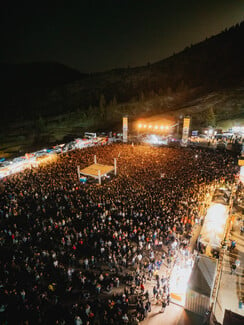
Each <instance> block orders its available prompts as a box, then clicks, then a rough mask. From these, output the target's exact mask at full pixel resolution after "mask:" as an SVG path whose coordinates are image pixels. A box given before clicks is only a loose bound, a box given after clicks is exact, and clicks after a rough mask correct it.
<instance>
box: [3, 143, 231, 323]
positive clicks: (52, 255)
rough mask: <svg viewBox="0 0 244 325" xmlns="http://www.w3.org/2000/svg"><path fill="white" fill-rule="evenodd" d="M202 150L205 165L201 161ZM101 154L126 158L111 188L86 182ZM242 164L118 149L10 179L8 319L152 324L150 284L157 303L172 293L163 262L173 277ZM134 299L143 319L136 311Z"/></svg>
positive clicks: (222, 157)
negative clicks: (204, 215)
mask: <svg viewBox="0 0 244 325" xmlns="http://www.w3.org/2000/svg"><path fill="white" fill-rule="evenodd" d="M196 151H197V154H198V157H199V159H194V157H195V155H196ZM94 154H96V155H97V159H98V161H99V162H100V163H105V164H111V163H112V162H113V158H114V157H118V161H117V165H118V175H117V177H111V178H110V179H109V181H108V180H107V181H105V182H104V183H103V184H102V186H98V185H97V184H96V183H89V182H88V183H86V184H82V183H80V181H79V180H78V178H77V166H78V165H79V166H80V168H81V169H82V168H83V167H86V166H87V165H89V164H90V163H91V162H92V161H93V156H94ZM233 162H234V158H233V157H232V156H230V155H228V153H227V152H223V153H219V152H208V151H204V150H201V149H182V148H153V147H147V146H143V145H134V146H133V147H132V146H130V145H125V144H111V145H108V146H104V147H91V148H86V149H83V150H75V151H71V152H67V153H64V154H62V155H60V156H59V158H58V160H57V161H56V162H55V163H52V164H47V165H43V166H40V167H38V168H33V169H29V170H25V171H24V172H21V173H17V174H14V175H11V176H9V177H8V178H6V179H4V180H3V183H4V191H3V192H1V194H0V195H1V199H0V274H1V276H0V306H1V315H0V317H1V321H2V322H3V323H4V322H5V323H6V322H7V323H8V324H12V323H14V324H24V323H26V322H28V324H35V325H38V324H47V323H48V324H61V323H64V324H72V323H73V324H123V323H126V322H127V319H128V322H131V323H132V322H134V323H136V322H137V321H138V320H139V319H140V320H141V319H143V318H144V317H145V315H146V314H147V313H148V312H149V311H150V306H149V305H148V303H147V304H145V305H144V303H143V301H141V299H142V298H141V295H143V294H144V292H145V289H146V288H145V285H146V279H147V278H149V279H151V281H153V282H152V283H153V284H154V290H153V296H154V297H155V296H156V295H162V292H163V291H162V290H166V291H167V284H166V283H165V281H164V282H163V283H162V281H160V276H159V271H160V269H161V268H162V264H163V262H164V261H165V262H166V261H167V264H168V267H169V269H170V267H172V265H173V260H174V259H175V250H176V247H177V249H178V247H179V249H181V248H182V249H183V248H184V249H185V248H186V247H187V245H188V243H189V238H190V236H191V231H192V227H193V225H194V222H195V221H194V220H196V217H198V214H199V211H200V210H199V209H200V208H199V207H200V204H201V203H202V202H203V201H204V200H205V196H206V193H210V191H211V186H212V184H213V183H217V182H219V181H221V182H226V183H228V184H230V183H231V182H233V180H234V175H235V173H237V169H236V167H235V164H234V163H233ZM202 165H204V170H203V169H202ZM162 173H163V174H164V177H161V174H162ZM162 247H164V248H165V247H166V248H168V249H166V250H164V251H162ZM166 252H168V253H166ZM153 275H154V276H153ZM121 285H126V286H127V289H126V290H125V292H123V290H122V292H119V289H120V287H121ZM164 286H165V289H163V288H164ZM138 288H139V290H138ZM104 292H106V295H105V298H103V295H102V293H104ZM114 292H116V295H114ZM135 296H136V298H135ZM158 298H159V297H158ZM133 299H136V306H137V316H136V317H134V316H133V315H131V313H130V305H131V304H132V303H131V301H132V300H133ZM147 299H148V298H147ZM148 302H149V301H148ZM164 303H165V304H166V301H165V300H164ZM165 307H166V306H165ZM165 307H163V306H162V308H165ZM128 322H127V323H128Z"/></svg>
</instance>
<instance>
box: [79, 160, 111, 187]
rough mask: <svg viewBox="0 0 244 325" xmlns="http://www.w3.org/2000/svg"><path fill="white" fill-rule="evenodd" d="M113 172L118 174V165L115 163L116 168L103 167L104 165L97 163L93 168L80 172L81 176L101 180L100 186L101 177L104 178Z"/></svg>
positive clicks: (89, 167)
mask: <svg viewBox="0 0 244 325" xmlns="http://www.w3.org/2000/svg"><path fill="white" fill-rule="evenodd" d="M113 171H114V172H115V173H116V163H115V166H110V165H102V164H97V163H95V164H93V165H91V166H88V167H86V168H84V169H82V170H80V171H79V173H80V174H81V175H85V176H90V177H93V178H96V179H98V180H99V184H101V177H103V176H105V175H107V174H109V173H111V172H113Z"/></svg>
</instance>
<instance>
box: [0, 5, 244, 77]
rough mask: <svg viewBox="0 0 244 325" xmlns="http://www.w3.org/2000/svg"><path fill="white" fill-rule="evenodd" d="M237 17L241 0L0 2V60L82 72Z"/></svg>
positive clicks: (187, 40)
mask: <svg viewBox="0 0 244 325" xmlns="http://www.w3.org/2000/svg"><path fill="white" fill-rule="evenodd" d="M242 20H244V0H194V1H187V0H171V1H168V0H86V1H85V0H79V1H72V0H69V1H68V0H66V1H52V0H49V1H44V0H43V1H41V0H32V1H25V0H18V1H11V0H5V1H2V2H1V9H0V28H1V32H0V36H1V50H0V62H11V63H18V62H30V61H57V62H60V63H64V64H66V65H68V66H71V67H73V68H76V69H79V70H80V71H82V72H95V71H103V70H107V69H113V68H118V67H127V66H131V67H132V66H138V65H144V64H147V63H148V62H151V63H152V62H155V61H158V60H161V59H163V58H166V57H168V56H170V55H172V54H173V53H177V52H179V51H181V50H183V49H184V48H185V47H186V46H188V45H191V44H194V43H197V42H199V41H201V40H204V39H205V38H206V37H210V36H211V35H214V34H218V33H219V32H221V31H222V30H224V29H225V28H226V27H227V28H228V27H230V26H232V25H235V24H236V23H239V22H241V21H242Z"/></svg>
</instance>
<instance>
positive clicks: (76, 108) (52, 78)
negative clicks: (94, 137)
mask: <svg viewBox="0 0 244 325" xmlns="http://www.w3.org/2000/svg"><path fill="white" fill-rule="evenodd" d="M243 39H244V22H242V23H241V24H240V25H236V26H235V27H232V28H230V29H229V30H225V31H223V32H222V33H220V34H218V35H216V36H213V37H211V38H209V39H206V40H205V41H203V42H201V43H198V44H196V45H192V46H190V47H187V48H186V49H185V50H184V51H182V52H180V53H178V54H174V55H173V56H171V57H169V58H167V59H165V60H162V61H159V62H156V63H153V64H147V65H146V66H142V67H134V68H129V67H128V68H127V69H116V70H111V71H106V72H104V73H97V74H81V73H80V72H78V71H76V70H74V69H70V68H68V67H66V66H64V65H61V64H56V63H50V62H49V63H32V64H24V65H10V64H9V65H6V64H1V65H0V67H1V72H2V73H1V75H0V83H1V90H2V92H1V130H2V131H4V134H6V132H9V130H11V129H12V127H17V128H19V127H23V125H26V123H27V124H29V125H32V127H30V129H31V128H33V127H34V128H35V129H40V130H39V131H38V132H39V133H40V132H41V129H42V128H43V125H45V128H47V126H48V128H49V127H50V123H49V122H50V121H51V120H52V121H56V122H55V123H56V126H58V127H59V126H60V127H61V128H62V125H64V124H67V121H66V119H67V118H69V116H71V115H72V116H74V115H76V116H78V119H77V118H76V121H77V120H79V121H80V125H81V126H82V125H83V126H84V127H89V128H95V129H96V128H101V127H103V128H104V127H106V126H107V127H112V126H113V125H117V124H118V123H120V119H121V116H122V115H123V114H128V115H129V116H130V118H131V119H132V120H133V119H134V118H138V117H140V116H150V115H156V114H169V115H170V114H171V115H172V114H174V115H175V116H179V114H182V113H183V114H184V113H185V112H190V113H191V114H192V115H193V116H195V117H194V121H195V123H196V125H201V126H203V125H204V121H203V120H201V119H202V118H203V116H204V115H201V116H199V117H198V116H197V115H198V113H199V111H204V110H206V109H209V108H210V107H211V108H212V109H213V110H214V113H215V114H216V118H217V121H220V120H223V119H224V118H227V119H228V118H232V117H233V118H234V117H235V116H237V115H238V116H239V117H242V116H243V115H244V112H243V110H244V98H243V95H242V94H243V86H244V60H243V57H244V42H243ZM36 125H38V127H37V128H36ZM70 127H71V126H70ZM70 127H69V129H70ZM64 128H65V127H64ZM39 133H38V134H36V135H35V137H37V136H39ZM65 134H66V131H65V132H64V135H65ZM0 136H1V134H0ZM0 142H1V138H0Z"/></svg>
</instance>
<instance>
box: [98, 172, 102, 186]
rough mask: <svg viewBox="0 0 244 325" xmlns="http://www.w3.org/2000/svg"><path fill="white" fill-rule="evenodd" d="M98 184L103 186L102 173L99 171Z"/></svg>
mask: <svg viewBox="0 0 244 325" xmlns="http://www.w3.org/2000/svg"><path fill="white" fill-rule="evenodd" d="M98 183H99V185H101V171H100V170H99V171H98Z"/></svg>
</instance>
